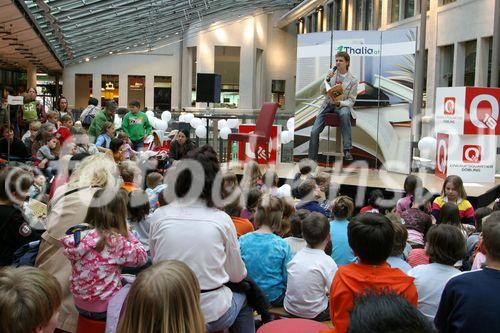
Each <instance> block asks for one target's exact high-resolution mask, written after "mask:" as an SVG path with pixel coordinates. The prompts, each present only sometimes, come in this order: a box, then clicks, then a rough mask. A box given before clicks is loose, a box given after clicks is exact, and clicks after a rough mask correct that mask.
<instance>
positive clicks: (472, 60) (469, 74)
mask: <svg viewBox="0 0 500 333" xmlns="http://www.w3.org/2000/svg"><path fill="white" fill-rule="evenodd" d="M476 44H477V42H476V40H471V41H468V42H466V43H465V44H464V46H465V71H464V85H465V86H474V78H475V75H476Z"/></svg>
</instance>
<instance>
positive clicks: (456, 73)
mask: <svg viewBox="0 0 500 333" xmlns="http://www.w3.org/2000/svg"><path fill="white" fill-rule="evenodd" d="M464 75H465V45H464V44H463V43H455V47H454V50H453V86H454V87H461V86H463V85H464Z"/></svg>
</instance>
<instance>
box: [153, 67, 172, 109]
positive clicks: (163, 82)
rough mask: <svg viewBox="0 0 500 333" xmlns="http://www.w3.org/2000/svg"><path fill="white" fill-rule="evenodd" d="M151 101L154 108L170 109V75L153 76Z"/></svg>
mask: <svg viewBox="0 0 500 333" xmlns="http://www.w3.org/2000/svg"><path fill="white" fill-rule="evenodd" d="M153 103H154V109H155V110H162V111H164V110H170V108H171V106H172V77H171V76H155V81H154V100H153Z"/></svg>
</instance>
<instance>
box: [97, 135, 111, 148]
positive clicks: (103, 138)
mask: <svg viewBox="0 0 500 333" xmlns="http://www.w3.org/2000/svg"><path fill="white" fill-rule="evenodd" d="M110 143H111V137H110V136H109V135H108V133H105V134H101V135H99V136H98V137H97V140H96V142H95V146H96V147H103V148H108V149H109V144H110Z"/></svg>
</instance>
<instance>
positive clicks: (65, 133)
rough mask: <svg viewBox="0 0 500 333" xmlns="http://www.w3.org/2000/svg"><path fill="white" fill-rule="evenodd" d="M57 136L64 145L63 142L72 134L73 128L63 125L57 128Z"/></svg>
mask: <svg viewBox="0 0 500 333" xmlns="http://www.w3.org/2000/svg"><path fill="white" fill-rule="evenodd" d="M57 136H58V138H59V142H60V143H61V145H62V144H63V142H64V141H65V140H66V139H67V138H69V137H70V136H71V130H70V129H69V128H67V127H64V126H61V127H59V129H58V130H57Z"/></svg>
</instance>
